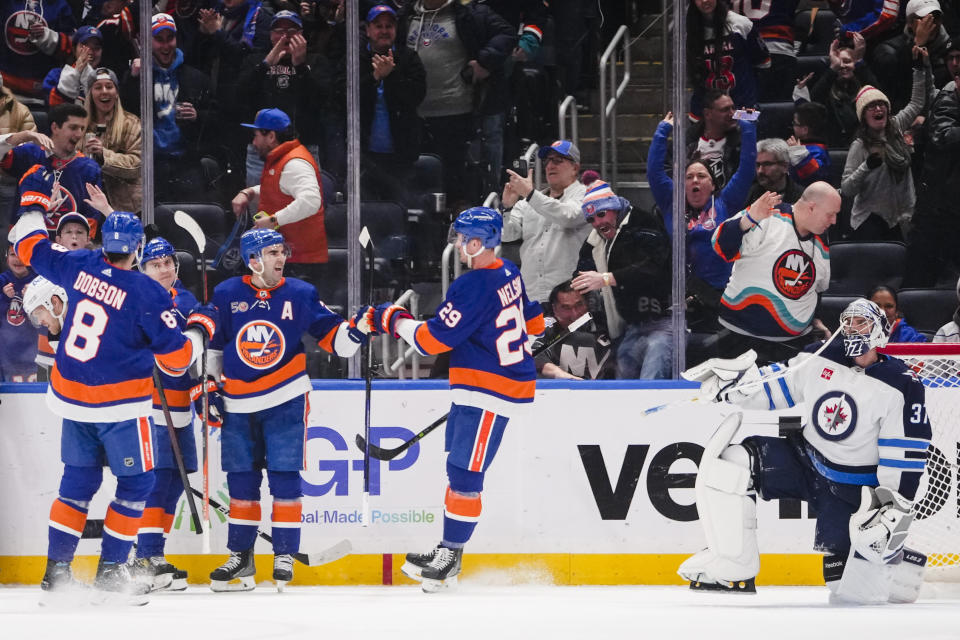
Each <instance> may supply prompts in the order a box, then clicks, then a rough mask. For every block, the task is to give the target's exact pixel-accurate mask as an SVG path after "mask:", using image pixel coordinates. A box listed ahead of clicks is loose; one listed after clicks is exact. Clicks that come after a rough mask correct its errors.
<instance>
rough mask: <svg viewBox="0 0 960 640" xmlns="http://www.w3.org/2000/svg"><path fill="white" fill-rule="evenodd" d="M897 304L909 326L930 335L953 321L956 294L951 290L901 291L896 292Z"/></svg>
mask: <svg viewBox="0 0 960 640" xmlns="http://www.w3.org/2000/svg"><path fill="white" fill-rule="evenodd" d="M897 302H898V304H897V306H898V308H899V309H900V312H901V313H903V317H904V318H906V320H907V322H908V323H910V326H912V327H913V328H914V329H916V330H917V331H920V332H923V333H925V334H930V333H936V332H937V329H939V328H940V327H942V326H943V325H944V324H946V323H947V322H950V320H952V319H953V312H954V311H955V310H956V308H957V292H956V291H954V290H952V289H901V290H900V291H899V292H897Z"/></svg>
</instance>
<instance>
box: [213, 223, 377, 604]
mask: <svg viewBox="0 0 960 640" xmlns="http://www.w3.org/2000/svg"><path fill="white" fill-rule="evenodd" d="M240 250H241V251H242V253H243V257H244V260H245V262H246V263H247V265H248V266H249V267H250V270H251V271H252V272H253V273H252V274H251V275H248V276H243V277H236V278H230V279H229V280H226V281H225V282H222V283H221V284H219V285H218V286H217V288H216V289H215V290H214V293H213V302H214V304H215V305H216V306H217V307H218V308H219V309H220V312H219V313H220V317H219V318H217V320H216V324H217V331H216V334H215V335H214V337H213V340H212V342H211V345H210V347H211V352H210V356H209V363H208V366H209V367H210V371H211V374H212V375H213V377H214V379H215V380H222V381H223V390H222V395H223V404H224V416H223V428H222V432H221V434H222V435H221V450H220V453H221V455H220V459H221V466H222V468H223V470H224V471H225V472H226V473H227V488H228V490H229V492H230V524H229V529H228V534H227V548H228V549H229V550H230V557H229V559H228V560H227V561H226V563H224V564H223V566H221V567H219V568H217V569H216V570H214V571H213V572H212V573H211V574H210V580H211V585H210V587H211V588H212V589H213V590H214V591H236V590H243V591H248V590H250V589H253V588H254V587H255V586H256V583H255V582H254V579H253V576H254V573H255V567H254V564H253V545H254V542H255V541H256V539H257V527H258V525H259V524H260V485H261V484H262V483H263V470H264V469H266V471H267V479H268V480H269V485H270V494H271V495H272V496H273V512H272V520H273V534H272V535H273V552H274V563H273V578H274V580H276V581H277V586H278V588H280V589H282V588H283V585H285V584H286V583H287V582H288V581H290V580H291V579H292V578H293V554H294V553H296V552H297V551H298V550H299V548H300V514H301V512H302V509H303V507H302V505H301V502H300V498H301V497H302V495H303V493H302V491H301V488H300V471H302V470H303V468H304V442H305V441H306V428H307V416H308V414H309V412H310V404H309V402H308V398H307V394H308V393H309V392H310V389H311V385H310V379H309V378H308V377H307V371H306V355H305V354H304V350H303V343H302V342H301V337H302V336H303V334H304V333H308V334H310V335H311V336H313V337H314V338H315V339H316V340H318V341H319V345H320V346H321V347H322V348H323V349H325V350H326V351H329V352H331V353H335V354H337V355H339V356H341V357H344V358H349V357H350V356H352V355H353V354H354V353H356V351H357V349H358V348H359V347H360V344H361V343H362V342H365V341H366V340H367V333H369V332H370V326H369V324H370V323H369V320H367V319H366V317H365V316H363V315H358V316H357V317H356V318H355V319H354V320H353V321H350V322H347V321H345V320H344V319H343V318H341V317H340V316H339V315H337V314H336V313H334V312H333V311H330V309H328V308H327V307H326V305H324V304H323V302H321V301H320V297H319V295H318V294H317V290H316V289H315V288H314V286H313V285H312V284H310V283H308V282H304V281H303V280H298V279H296V278H285V277H284V276H283V268H284V265H285V264H286V261H287V257H288V256H289V252H288V250H287V248H286V246H285V245H284V243H283V236H282V235H280V233H279V232H277V231H274V230H273V229H251V230H250V231H247V232H246V233H244V234H243V236H241V238H240ZM221 369H222V374H223V375H222V377H221V375H220V370H221ZM235 580H239V581H240V582H239V584H237V583H235V582H234V581H235Z"/></svg>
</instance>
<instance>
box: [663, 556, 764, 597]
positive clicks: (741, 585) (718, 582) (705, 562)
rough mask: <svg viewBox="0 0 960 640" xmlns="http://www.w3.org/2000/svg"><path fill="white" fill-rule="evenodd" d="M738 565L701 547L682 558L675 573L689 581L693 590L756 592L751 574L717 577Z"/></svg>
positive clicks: (724, 574)
mask: <svg viewBox="0 0 960 640" xmlns="http://www.w3.org/2000/svg"><path fill="white" fill-rule="evenodd" d="M739 566H740V565H737V564H736V563H733V562H731V561H729V560H726V559H724V558H721V557H719V556H717V555H716V554H714V553H713V552H712V551H710V550H709V549H703V550H702V551H698V552H697V553H695V554H694V555H692V556H691V557H689V558H687V559H686V560H684V562H683V564H681V565H680V567H679V568H678V569H677V573H679V574H680V577H682V578H683V579H685V580H689V581H690V588H691V589H693V590H694V591H719V592H723V593H756V592H757V587H756V583H755V581H754V577H753V576H751V577H742V578H738V579H727V578H720V577H717V576H726V575H732V574H730V573H729V571H731V569H735V568H738V567H739Z"/></svg>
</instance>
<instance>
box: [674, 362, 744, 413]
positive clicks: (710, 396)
mask: <svg viewBox="0 0 960 640" xmlns="http://www.w3.org/2000/svg"><path fill="white" fill-rule="evenodd" d="M756 360H757V352H756V351H754V350H753V349H750V350H748V351H745V352H743V353H742V354H740V355H739V356H737V357H736V358H731V359H724V358H710V359H709V360H707V361H705V362H702V363H701V364H698V365H697V366H695V367H691V368H689V369H687V370H686V371H684V372H682V373H681V374H680V375H681V376H682V377H683V379H684V380H690V381H691V382H699V383H700V398H701V399H702V400H707V401H710V402H730V403H733V404H736V403H738V402H741V401H742V400H745V399H746V398H748V397H749V396H751V395H752V394H753V393H754V392H755V391H756V390H757V387H756V386H755V385H751V384H749V383H750V382H752V381H758V380H760V370H759V369H758V368H757V365H756Z"/></svg>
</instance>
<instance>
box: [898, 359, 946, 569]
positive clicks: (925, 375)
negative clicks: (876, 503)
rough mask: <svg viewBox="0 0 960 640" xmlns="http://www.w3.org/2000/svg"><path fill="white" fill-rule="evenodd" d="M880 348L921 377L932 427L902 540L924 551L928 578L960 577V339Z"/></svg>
mask: <svg viewBox="0 0 960 640" xmlns="http://www.w3.org/2000/svg"><path fill="white" fill-rule="evenodd" d="M879 351H881V352H882V353H885V354H886V355H888V356H895V357H897V358H900V359H901V360H903V361H904V363H905V364H906V365H907V366H908V367H910V369H912V370H913V371H914V372H915V373H916V374H917V376H918V377H919V378H920V380H921V381H922V382H923V385H924V387H926V403H927V418H928V419H929V421H930V427H931V430H932V432H933V437H932V439H931V441H930V449H929V450H928V454H929V457H928V458H927V467H926V471H925V472H924V474H923V479H922V480H921V481H920V488H919V489H918V491H917V497H916V501H915V502H914V506H915V508H916V511H917V516H916V520H914V523H913V525H912V526H911V527H910V534H909V536H908V538H907V546H909V547H911V548H914V549H917V550H918V551H921V552H923V553H925V554H927V557H928V559H927V574H926V579H927V580H933V581H938V580H944V581H950V582H960V492H958V490H957V481H958V465H960V344H953V343H950V344H930V343H902V344H889V345H887V346H886V347H883V348H881V349H879Z"/></svg>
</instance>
